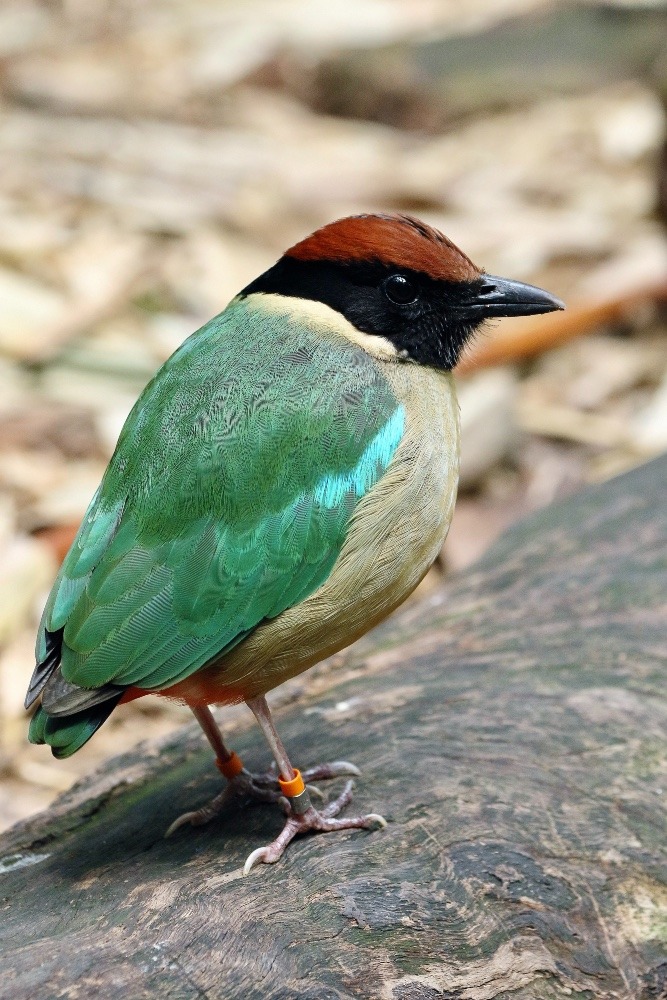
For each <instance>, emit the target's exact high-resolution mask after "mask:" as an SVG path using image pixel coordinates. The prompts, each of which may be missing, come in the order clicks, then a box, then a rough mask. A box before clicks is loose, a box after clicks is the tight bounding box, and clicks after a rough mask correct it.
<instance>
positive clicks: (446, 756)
mask: <svg viewBox="0 0 667 1000" xmlns="http://www.w3.org/2000/svg"><path fill="white" fill-rule="evenodd" d="M666 494H667V459H663V460H659V461H656V462H653V463H651V464H650V465H647V466H645V467H644V468H642V469H639V470H637V471H635V472H632V473H630V474H628V475H626V476H623V477H621V478H619V479H617V480H615V481H613V482H611V483H608V484H606V485H603V486H599V487H593V488H591V489H589V490H587V491H586V492H584V493H582V494H580V495H579V496H577V497H575V498H573V499H572V500H570V501H568V502H567V503H565V504H563V505H561V506H559V507H554V508H551V509H549V510H546V511H544V512H542V513H540V514H539V515H537V516H536V517H533V518H532V519H530V520H528V521H526V522H524V523H523V524H521V525H520V526H518V527H517V528H515V529H514V530H512V531H510V532H509V533H508V534H507V535H506V536H505V537H504V538H503V539H502V540H501V541H500V542H499V543H498V544H497V545H496V546H495V548H494V549H493V551H492V552H491V553H490V554H489V555H488V556H487V557H486V558H485V559H484V561H483V562H481V563H480V564H478V565H477V566H476V567H475V569H474V570H473V571H472V572H469V573H468V574H467V575H466V576H464V577H463V578H461V579H460V580H459V581H458V582H457V583H455V584H454V585H453V586H452V587H451V588H450V589H449V590H447V591H446V592H442V593H438V594H436V595H435V597H431V598H430V599H428V600H427V601H426V602H425V603H422V604H419V605H414V606H412V607H409V608H407V609H405V610H404V611H403V612H402V613H401V614H399V615H397V616H396V617H394V618H393V619H392V620H391V622H389V623H388V624H387V625H386V626H385V627H384V628H383V629H380V630H378V631H376V632H375V633H374V634H373V635H372V636H370V637H369V638H367V639H366V640H364V641H363V643H361V644H358V645H357V646H356V647H355V648H354V649H353V650H352V651H351V652H350V653H349V654H348V655H347V659H346V660H344V662H343V664H342V666H341V665H338V667H337V669H335V670H328V671H327V670H322V669H320V673H319V677H318V678H317V680H316V684H315V686H314V689H313V685H309V688H308V690H309V692H310V693H309V694H308V696H307V697H301V698H297V699H296V700H294V701H293V702H292V703H291V704H290V705H288V706H286V707H285V708H284V709H283V710H281V711H279V712H278V720H279V725H280V729H281V732H282V734H283V737H284V739H285V741H286V743H287V746H288V747H291V748H293V750H294V757H295V758H296V759H297V760H298V762H299V763H301V764H309V763H312V762H314V761H317V760H325V759H336V758H340V757H343V756H345V757H347V758H350V759H352V760H355V761H356V762H357V763H358V764H359V765H360V766H361V767H362V769H363V776H362V778H361V779H360V780H359V781H358V787H357V792H356V803H357V806H358V807H359V808H361V809H364V810H371V809H372V810H378V811H381V812H383V813H384V814H385V815H386V816H387V818H388V819H389V826H388V828H387V829H386V830H384V831H378V832H372V833H365V832H358V831H357V832H354V833H349V834H348V833H345V834H333V835H328V836H327V835H325V836H317V837H310V838H305V839H303V840H301V841H298V842H297V843H295V844H293V845H292V847H291V848H290V849H289V852H288V854H287V856H286V858H285V859H284V860H283V862H282V863H280V864H278V865H276V866H274V867H266V866H262V867H260V868H259V869H256V870H255V871H253V873H252V874H251V875H250V876H249V877H247V878H243V877H242V876H241V874H240V868H241V865H242V863H243V860H244V859H245V857H246V855H247V854H248V853H249V851H251V850H252V849H253V848H255V847H257V846H259V845H261V844H263V843H265V842H266V841H267V840H268V839H269V838H271V837H272V836H274V835H275V833H276V832H277V831H278V829H279V827H280V823H281V819H280V816H279V814H278V813H277V811H276V809H275V808H273V807H258V806H251V807H248V808H244V809H239V810H237V811H230V812H229V813H228V814H227V815H225V816H224V817H221V818H220V819H219V821H218V822H216V823H215V824H214V825H211V826H209V827H206V828H202V829H199V830H193V831H190V830H188V831H185V832H182V833H180V834H179V835H178V836H176V837H174V838H173V839H171V840H164V839H163V838H162V833H163V831H164V829H165V827H166V826H167V825H168V824H169V822H170V821H171V820H172V819H173V818H174V817H175V816H176V815H177V814H178V813H179V812H181V811H182V810H184V809H187V808H189V807H191V806H193V805H195V804H198V803H200V802H201V801H202V800H203V799H205V798H206V797H207V796H209V795H210V794H212V793H213V792H214V790H215V789H216V788H217V779H216V773H215V771H214V769H213V767H212V762H211V758H210V755H209V753H208V752H207V751H206V749H205V747H204V745H203V740H201V739H200V738H199V737H198V736H197V735H196V733H195V732H194V730H187V731H184V733H183V734H182V735H180V736H179V737H178V738H176V739H175V740H172V741H171V742H170V743H169V744H167V745H165V746H163V747H162V748H161V749H160V751H159V752H156V749H155V747H153V748H150V747H149V748H146V747H144V748H143V749H141V750H139V751H135V752H132V753H129V754H126V755H125V756H123V757H119V758H117V759H116V760H114V761H111V762H109V764H108V765H107V767H106V768H105V769H104V771H103V772H100V773H98V774H97V775H94V776H93V777H92V778H91V779H89V781H87V782H85V783H84V784H83V785H81V786H79V788H78V789H77V790H75V791H74V792H73V793H70V795H69V796H67V797H65V798H64V799H62V800H61V801H60V802H59V803H58V804H57V805H56V806H55V807H54V808H53V809H52V810H51V811H50V812H49V813H47V814H44V815H42V816H39V817H37V818H36V819H34V820H33V821H31V822H28V823H26V824H23V825H22V826H20V827H17V828H15V829H14V830H13V831H10V832H9V833H8V834H7V835H5V837H4V838H3V839H2V840H1V841H0V952H1V956H2V957H1V959H0V969H1V974H0V997H2V998H3V1000H4V998H7V1000H9V998H11V1000H22V998H28V997H29V998H30V1000H45V998H55V997H82V998H88V997H104V998H110V1000H115V998H121V997H122V998H132V1000H138V998H143V997H151V998H153V997H160V998H175V1000H189V998H195V997H208V998H211V1000H213V998H225V1000H228V998H239V1000H241V998H244V1000H245V998H254V997H261V998H264V997H266V998H271V1000H290V998H301V1000H305V998H311V1000H327V998H328V1000H333V998H337V1000H341V998H353V997H354V998H357V997H361V998H369V1000H370V998H372V1000H376V998H387V1000H437V998H455V997H456V998H472V1000H484V998H491V997H496V998H508V997H512V998H525V1000H528V998H531V1000H535V998H552V997H554V998H555V997H559V998H560V997H586V998H617V997H618V998H630V997H632V998H641V1000H657V998H659V997H665V996H666V995H667V853H666V850H665V848H666V840H667V837H666V829H667V817H666V812H665V803H666V802H667V775H666V773H665V761H666V759H667V740H666V732H667V725H666V722H667V703H666V699H665V652H666V648H665V641H666V630H665V624H666V616H665V605H664V602H665V596H666V591H667V564H666V553H665V548H666V545H665V542H666V539H667V509H666V505H665V496H666ZM313 690H316V691H317V692H318V693H316V694H315V693H313ZM234 711H235V712H236V714H237V717H238V719H240V720H241V722H240V723H239V722H237V731H236V733H235V734H234V739H233V741H232V742H233V743H234V745H235V746H236V747H237V748H238V750H239V751H240V752H241V753H242V754H243V756H244V757H245V759H246V760H247V762H248V764H249V765H251V766H253V767H256V768H261V767H263V766H264V765H265V764H266V762H267V752H266V749H265V747H264V744H263V742H262V738H261V736H260V733H259V731H258V730H257V729H256V728H255V727H254V726H250V725H249V724H248V725H246V722H248V723H249V713H245V710H244V709H236V710H234ZM244 713H245V714H244ZM246 715H247V716H248V718H247V719H246Z"/></svg>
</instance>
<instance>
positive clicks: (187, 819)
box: [164, 811, 197, 840]
mask: <svg viewBox="0 0 667 1000" xmlns="http://www.w3.org/2000/svg"><path fill="white" fill-rule="evenodd" d="M196 816H197V812H196V811H194V812H187V813H183V815H182V816H179V817H178V819H175V820H174V822H173V823H172V824H171V825H170V826H168V827H167V829H166V830H165V834H164V839H165V840H166V839H167V837H171V835H172V833H176V831H177V830H178V829H180V828H181V827H182V826H185V824H186V823H190V824H191V825H192V826H196V825H197V822H196Z"/></svg>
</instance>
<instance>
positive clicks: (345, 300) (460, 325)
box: [241, 215, 564, 370]
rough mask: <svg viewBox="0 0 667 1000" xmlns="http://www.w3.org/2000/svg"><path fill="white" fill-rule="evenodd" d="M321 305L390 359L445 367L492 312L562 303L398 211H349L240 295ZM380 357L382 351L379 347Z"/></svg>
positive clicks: (520, 312)
mask: <svg viewBox="0 0 667 1000" xmlns="http://www.w3.org/2000/svg"><path fill="white" fill-rule="evenodd" d="M258 292H265V293H274V294H280V295H287V296H290V297H296V298H301V299H310V300H314V301H317V302H322V303H324V304H325V305H327V306H330V307H331V308H332V309H335V310H336V311H337V312H339V313H341V314H342V315H343V316H344V317H345V319H347V320H348V322H349V323H351V324H352V325H353V326H354V327H355V328H356V330H358V331H360V332H361V333H362V334H366V335H369V336H371V337H378V338H382V340H383V342H384V343H385V344H386V346H387V347H390V348H391V349H392V350H393V355H394V357H397V358H403V359H406V360H411V361H415V362H418V363H420V364H424V365H431V366H433V367H436V368H443V369H446V370H449V369H451V368H453V367H454V365H455V364H456V363H457V361H458V359H459V355H460V353H461V349H462V348H463V346H464V344H465V343H466V341H467V340H468V339H469V337H470V336H471V334H472V333H473V332H474V330H475V329H477V328H478V327H479V326H480V324H481V323H483V322H484V320H486V319H490V318H492V317H494V316H528V315H531V314H533V313H545V312H552V311H553V310H555V309H563V308H564V305H563V303H562V302H561V301H560V300H559V299H557V298H555V297H554V296H553V295H551V294H549V292H545V291H544V290H543V289H541V288H536V287H534V286H533V285H525V284H523V283H522V282H520V281H510V280H508V279H506V278H497V277H494V276H493V275H490V274H485V273H484V272H483V271H482V270H480V268H478V267H477V266H476V265H475V264H473V262H472V261H471V260H470V258H469V257H467V256H466V255H465V254H464V253H463V252H462V251H461V250H459V249H458V247H456V246H455V245H454V244H453V243H452V242H451V240H448V239H447V237H446V236H443V234H442V233H440V232H438V230H437V229H433V228H432V227H431V226H428V225H426V224H425V223H423V222H420V221H419V220H418V219H414V218H411V217H410V216H407V215H354V216H350V217H349V218H346V219H339V220H338V221H337V222H331V223H329V225H327V226H323V227H322V228H321V229H318V230H317V231H316V232H314V233H313V234H312V235H311V236H308V237H306V239H304V240H301V242H300V243H297V244H295V245H294V246H293V247H291V248H290V249H289V250H287V251H286V253H285V254H284V255H283V256H282V257H281V258H280V260H279V261H278V262H277V263H276V264H274V266H273V267H271V268H270V269H269V270H268V271H265V273H264V274H263V275H261V276H260V277H259V278H257V279H256V280H255V281H253V282H252V284H250V285H248V286H247V288H245V289H244V290H243V292H242V293H241V295H242V296H246V295H250V294H253V293H258ZM384 353H385V355H386V354H387V352H386V351H385V352H384Z"/></svg>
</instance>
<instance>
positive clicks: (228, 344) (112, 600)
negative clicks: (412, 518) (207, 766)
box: [37, 296, 404, 690]
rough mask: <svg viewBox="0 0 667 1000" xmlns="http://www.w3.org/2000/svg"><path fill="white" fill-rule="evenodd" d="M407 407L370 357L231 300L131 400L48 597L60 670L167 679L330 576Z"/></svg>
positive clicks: (259, 306) (41, 640) (96, 680)
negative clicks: (58, 638)
mask: <svg viewBox="0 0 667 1000" xmlns="http://www.w3.org/2000/svg"><path fill="white" fill-rule="evenodd" d="M403 429H404V411H403V409H402V407H401V406H400V405H399V404H398V402H397V400H396V398H395V397H394V395H393V394H392V392H391V389H390V388H389V386H388V384H387V382H386V381H385V380H384V378H383V377H382V376H381V374H380V372H379V370H378V368H377V367H376V366H375V364H374V363H373V362H372V360H371V358H370V357H369V356H368V355H367V354H365V353H364V352H363V351H362V350H361V349H359V348H356V347H354V346H353V345H352V344H350V343H349V342H348V341H346V340H345V339H343V338H342V337H338V336H335V335H333V334H331V335H330V336H328V337H322V336H320V335H318V334H317V333H315V331H314V330H313V329H312V327H311V326H309V325H308V323H307V322H306V321H305V320H303V321H301V322H298V321H295V318H294V313H293V312H292V311H291V310H289V305H288V306H286V308H285V310H284V311H283V312H282V313H281V312H280V311H275V310H274V308H271V309H267V307H266V303H265V302H263V301H262V297H261V296H254V297H250V298H248V299H245V300H234V301H233V302H232V303H231V304H230V306H229V307H228V308H227V309H226V310H225V311H224V312H223V313H222V314H221V315H220V316H218V317H216V318H215V319H213V320H211V321H210V322H209V323H208V324H206V326H204V327H202V329H201V330H199V331H197V332H196V333H195V334H193V335H192V336H191V337H190V338H189V339H188V340H186V341H185V343H184V344H183V345H182V346H181V348H180V349H179V350H178V351H177V352H176V353H175V354H174V355H173V356H172V357H171V358H170V359H169V360H168V361H167V363H166V364H165V365H164V366H163V367H162V368H161V369H160V371H159V372H158V373H157V375H156V376H155V378H154V379H153V380H152V381H151V382H150V383H149V384H148V386H147V387H146V389H145V390H144V392H143V393H142V395H141V397H140V399H139V400H138V402H137V403H136V405H135V407H134V408H133V410H132V412H131V414H130V415H129V417H128V419H127V422H126V424H125V427H124V428H123V431H122V433H121V436H120V439H119V441H118V446H117V448H116V451H115V453H114V455H113V458H112V459H111V462H110V464H109V467H108V469H107V472H106V474H105V476H104V479H103V481H102V484H101V486H100V488H99V490H98V492H97V494H96V495H95V497H94V498H93V501H92V503H91V505H90V507H89V509H88V511H87V513H86V515H85V517H84V520H83V523H82V525H81V528H80V530H79V533H78V535H77V537H76V539H75V541H74V543H73V545H72V547H71V549H70V551H69V553H68V554H67V556H66V558H65V561H64V563H63V566H62V567H61V570H60V573H59V575H58V578H57V580H56V582H55V584H54V587H53V590H52V592H51V595H50V597H49V600H48V603H47V606H46V608H45V611H44V617H43V620H42V627H41V628H40V634H39V637H38V643H37V658H38V660H40V659H42V658H43V656H44V653H45V637H44V628H47V629H48V630H49V631H52V632H53V631H56V630H58V629H61V628H64V633H63V648H62V661H61V669H62V674H63V676H64V677H65V679H66V680H68V681H70V682H71V683H73V684H77V685H79V686H81V687H85V688H92V687H98V686H100V685H103V684H105V683H107V682H114V683H115V684H121V685H136V686H138V687H141V688H144V689H157V690H159V689H161V688H164V687H168V686H170V685H172V684H174V683H176V682H177V681H179V680H181V679H183V678H184V677H186V676H188V675H189V674H191V673H192V672H194V671H195V670H197V669H198V668H199V667H201V666H202V665H203V664H205V663H206V662H207V661H208V660H210V659H211V658H212V657H213V656H215V655H217V654H218V653H220V652H221V651H223V650H225V649H230V648H231V647H232V646H234V645H236V644H237V643H238V642H240V641H241V640H242V639H243V638H245V637H246V636H247V635H248V634H249V633H250V632H251V631H252V630H253V629H254V628H256V626H257V625H258V624H259V623H260V622H261V621H262V620H264V619H266V618H271V617H274V616H276V615H278V614H280V612H281V611H283V610H284V609H285V608H287V607H290V606H293V605H295V604H297V603H299V602H300V601H301V600H303V599H304V598H305V597H306V596H307V595H308V594H310V593H312V592H313V591H314V590H315V589H316V588H317V587H319V586H320V585H321V584H322V583H323V581H324V580H325V579H326V578H327V576H328V575H329V573H330V571H331V569H332V566H333V564H334V562H335V561H336V559H337V557H338V555H339V553H340V550H341V547H342V545H343V541H344V539H345V535H346V531H347V526H348V523H349V520H350V516H351V514H352V512H353V510H354V507H355V505H356V504H357V502H358V501H359V499H360V498H361V497H362V496H363V495H364V494H365V493H367V492H368V490H369V489H371V488H372V486H373V484H374V483H375V482H377V480H378V479H379V478H380V477H381V476H382V474H383V472H384V470H385V469H386V468H387V465H388V464H389V462H390V461H391V457H392V455H393V453H394V451H395V449H396V447H397V445H398V442H399V441H400V439H401V436H402V434H403Z"/></svg>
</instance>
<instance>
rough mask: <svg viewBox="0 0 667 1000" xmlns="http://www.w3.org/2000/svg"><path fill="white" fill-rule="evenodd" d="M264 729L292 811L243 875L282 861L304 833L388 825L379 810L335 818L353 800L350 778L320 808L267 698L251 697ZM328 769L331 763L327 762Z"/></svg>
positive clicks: (248, 863)
mask: <svg viewBox="0 0 667 1000" xmlns="http://www.w3.org/2000/svg"><path fill="white" fill-rule="evenodd" d="M246 705H247V706H248V708H249V709H250V710H251V711H252V713H253V715H254V716H255V718H256V719H257V721H258V723H259V725H260V726H261V728H262V732H263V733H264V736H265V737H266V741H267V743H268V744H269V746H270V747H271V750H272V752H273V756H274V758H275V761H276V763H277V765H278V771H279V773H280V777H279V779H278V784H279V785H280V788H281V791H282V793H283V795H284V796H285V798H286V799H287V800H288V802H289V814H288V817H287V820H286V822H285V826H284V827H283V831H282V833H281V834H280V835H279V836H278V837H276V839H275V840H274V841H273V843H271V844H268V845H267V846H266V847H259V848H258V849H257V850H256V851H253V852H252V854H251V855H250V856H249V857H248V859H247V861H246V863H245V865H244V866H243V874H244V875H247V874H248V872H249V871H250V870H251V868H252V867H253V866H254V865H255V864H258V863H259V862H260V861H262V862H264V863H265V864H273V863H274V862H276V861H278V860H279V859H280V858H281V857H282V855H283V853H284V851H285V848H286V847H287V845H288V844H289V843H290V841H292V840H293V839H294V837H296V836H297V835H298V834H300V833H315V832H323V833H325V832H329V831H331V830H351V829H359V828H361V829H365V830H367V829H370V828H371V827H373V826H386V825H387V822H386V820H385V819H384V817H382V816H380V815H379V814H378V813H369V814H368V815H366V816H352V817H349V818H347V819H335V817H336V816H337V815H338V813H339V812H340V811H341V809H343V808H344V807H345V806H346V805H348V803H349V802H351V800H352V787H353V783H352V782H351V781H348V782H347V783H346V785H345V788H344V789H343V791H342V793H341V794H340V795H339V796H338V798H337V799H334V800H333V802H330V803H329V804H328V805H326V806H325V807H324V808H323V809H322V810H320V811H318V810H317V809H315V807H314V806H313V805H312V803H311V801H310V794H309V791H308V788H307V787H306V785H305V782H304V779H303V777H302V776H301V774H300V772H299V771H298V770H296V768H294V767H292V765H291V763H290V759H289V757H288V756H287V751H286V750H285V747H284V746H283V742H282V740H281V739H280V736H279V735H278V732H277V730H276V727H275V726H274V724H273V719H272V718H271V712H270V711H269V706H268V705H267V703H266V698H264V696H263V695H262V696H260V697H258V698H250V699H248V701H247V702H246ZM323 766H324V767H325V768H326V767H327V766H328V767H331V765H323Z"/></svg>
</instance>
